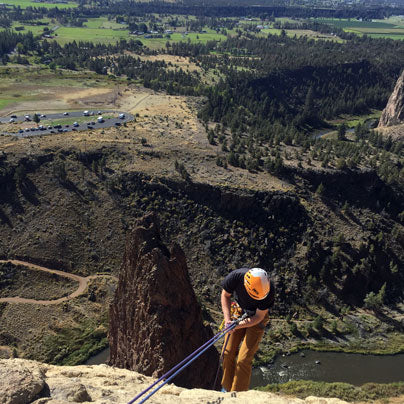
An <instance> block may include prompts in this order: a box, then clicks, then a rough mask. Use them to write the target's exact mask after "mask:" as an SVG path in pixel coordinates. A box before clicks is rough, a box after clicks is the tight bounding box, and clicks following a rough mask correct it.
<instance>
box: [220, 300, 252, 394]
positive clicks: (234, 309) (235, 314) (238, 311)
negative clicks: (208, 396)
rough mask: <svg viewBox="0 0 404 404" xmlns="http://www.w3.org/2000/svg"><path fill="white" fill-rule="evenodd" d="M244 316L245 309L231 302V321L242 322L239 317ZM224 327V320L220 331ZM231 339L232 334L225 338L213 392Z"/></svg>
mask: <svg viewBox="0 0 404 404" xmlns="http://www.w3.org/2000/svg"><path fill="white" fill-rule="evenodd" d="M242 315H243V309H242V308H241V307H240V306H239V304H238V303H237V302H231V305H230V319H231V320H232V321H237V322H240V321H241V318H240V320H239V317H242ZM244 316H245V317H243V318H246V317H247V316H246V315H244ZM223 326H224V320H223V321H222V324H221V325H220V327H219V330H221V329H222V328H223ZM229 338H230V334H227V335H226V336H225V337H224V344H223V348H222V353H221V354H220V360H219V363H218V365H217V371H216V376H215V381H214V382H213V386H212V389H213V390H214V389H215V386H216V382H217V378H218V377H219V371H220V366H221V365H222V363H223V357H224V352H225V351H226V347H227V343H228V342H229Z"/></svg>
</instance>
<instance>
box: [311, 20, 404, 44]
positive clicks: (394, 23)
mask: <svg viewBox="0 0 404 404" xmlns="http://www.w3.org/2000/svg"><path fill="white" fill-rule="evenodd" d="M316 21H318V22H320V23H322V24H328V25H333V26H335V27H337V28H341V29H343V30H344V31H345V32H352V33H355V34H357V35H368V36H370V37H373V38H390V39H404V19H403V18H400V17H394V18H390V19H387V20H374V21H359V20H350V19H331V18H325V19H323V18H319V19H316Z"/></svg>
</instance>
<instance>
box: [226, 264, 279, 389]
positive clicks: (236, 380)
mask: <svg viewBox="0 0 404 404" xmlns="http://www.w3.org/2000/svg"><path fill="white" fill-rule="evenodd" d="M222 287H223V290H222V293H221V305H222V311H223V316H224V326H225V329H226V328H228V326H229V325H231V324H234V320H235V319H237V318H240V317H239V315H240V314H242V313H243V312H244V315H245V314H247V316H248V317H246V318H244V319H243V320H241V321H238V322H237V325H236V326H235V327H233V328H232V329H230V330H229V331H227V334H226V337H225V341H224V344H223V348H222V356H223V377H222V382H221V384H222V391H225V392H226V391H246V390H248V389H249V387H250V379H251V372H252V361H253V358H254V355H255V353H256V352H257V350H258V346H259V343H260V341H261V339H262V337H263V335H264V331H265V326H266V325H267V323H268V321H269V313H268V312H269V308H270V307H271V306H272V305H273V303H274V299H275V286H274V284H273V281H271V279H270V278H269V276H268V274H267V273H266V271H264V270H263V269H261V268H251V269H248V268H240V269H236V270H234V271H232V272H231V273H230V274H228V275H227V276H226V278H225V279H224V280H223V282H222ZM232 296H233V298H234V300H235V302H232ZM240 344H241V345H240Z"/></svg>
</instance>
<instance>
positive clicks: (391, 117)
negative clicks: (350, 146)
mask: <svg viewBox="0 0 404 404" xmlns="http://www.w3.org/2000/svg"><path fill="white" fill-rule="evenodd" d="M401 123H404V70H403V72H402V73H401V76H400V77H399V79H398V80H397V83H396V86H395V87H394V90H393V93H392V94H391V96H390V98H389V101H388V102H387V105H386V108H385V109H384V110H383V112H382V116H381V117H380V121H379V126H378V127H379V128H382V127H385V126H393V125H399V124H401Z"/></svg>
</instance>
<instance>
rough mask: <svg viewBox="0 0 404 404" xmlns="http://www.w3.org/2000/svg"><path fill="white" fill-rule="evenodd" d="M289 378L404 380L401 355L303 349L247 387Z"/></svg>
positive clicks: (104, 356) (104, 357)
mask: <svg viewBox="0 0 404 404" xmlns="http://www.w3.org/2000/svg"><path fill="white" fill-rule="evenodd" d="M108 356H109V348H107V349H104V350H103V351H102V352H100V353H99V354H97V355H95V356H93V357H92V358H90V359H89V360H88V361H87V362H86V365H99V364H101V363H107V361H108ZM316 362H317V363H316ZM290 380H314V381H324V382H345V383H350V384H353V385H356V386H360V385H362V384H364V383H368V382H375V383H392V382H399V381H404V354H399V355H360V354H348V353H343V352H316V351H309V350H307V351H302V352H299V353H296V354H293V355H289V356H281V357H278V358H277V359H276V360H275V361H274V363H273V364H271V365H268V366H261V367H259V368H254V369H253V374H252V377H251V385H250V388H254V387H258V386H266V385H267V384H269V383H286V382H288V381H290Z"/></svg>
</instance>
